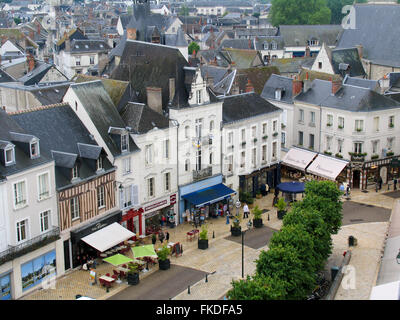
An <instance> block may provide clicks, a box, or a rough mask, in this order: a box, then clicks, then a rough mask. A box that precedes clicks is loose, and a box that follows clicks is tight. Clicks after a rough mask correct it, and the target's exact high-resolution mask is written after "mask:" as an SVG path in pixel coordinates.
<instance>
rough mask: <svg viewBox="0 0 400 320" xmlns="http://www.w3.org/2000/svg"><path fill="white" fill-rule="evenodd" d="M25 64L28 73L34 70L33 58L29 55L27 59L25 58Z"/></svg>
mask: <svg viewBox="0 0 400 320" xmlns="http://www.w3.org/2000/svg"><path fill="white" fill-rule="evenodd" d="M26 62H27V63H28V70H29V71H28V72H31V71H32V70H33V69H35V58H34V57H33V56H32V54H31V53H29V55H28V57H27V58H26Z"/></svg>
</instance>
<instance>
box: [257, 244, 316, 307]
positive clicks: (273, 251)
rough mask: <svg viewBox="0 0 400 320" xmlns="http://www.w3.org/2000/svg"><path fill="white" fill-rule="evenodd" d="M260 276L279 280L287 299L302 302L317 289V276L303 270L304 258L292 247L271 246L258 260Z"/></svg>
mask: <svg viewBox="0 0 400 320" xmlns="http://www.w3.org/2000/svg"><path fill="white" fill-rule="evenodd" d="M256 264H257V267H256V272H257V275H259V276H264V277H271V278H275V279H279V280H280V281H282V283H283V284H284V285H285V291H286V293H287V294H286V297H285V299H288V300H289V299H290V300H300V299H304V298H305V297H307V295H308V294H310V292H311V290H312V289H313V288H314V287H315V283H316V282H315V274H313V273H311V272H310V271H309V270H305V269H303V268H302V265H303V258H302V257H301V256H300V254H299V252H298V251H297V249H295V248H294V247H292V246H290V245H285V246H283V245H281V244H280V245H278V246H271V247H270V249H269V250H268V251H262V252H261V254H260V256H259V258H258V259H257V260H256Z"/></svg>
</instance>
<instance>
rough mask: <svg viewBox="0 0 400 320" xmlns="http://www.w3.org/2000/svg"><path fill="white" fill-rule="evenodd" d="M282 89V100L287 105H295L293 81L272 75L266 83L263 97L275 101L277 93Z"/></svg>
mask: <svg viewBox="0 0 400 320" xmlns="http://www.w3.org/2000/svg"><path fill="white" fill-rule="evenodd" d="M277 89H281V100H280V101H283V102H286V103H293V94H292V90H293V79H292V78H288V77H284V76H280V75H277V74H271V76H270V78H269V79H268V81H267V82H266V83H265V86H264V89H263V91H262V93H261V97H263V98H264V99H268V100H275V91H276V90H277Z"/></svg>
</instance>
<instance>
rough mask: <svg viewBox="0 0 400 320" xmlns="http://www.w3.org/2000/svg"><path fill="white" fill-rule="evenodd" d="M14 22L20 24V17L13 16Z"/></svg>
mask: <svg viewBox="0 0 400 320" xmlns="http://www.w3.org/2000/svg"><path fill="white" fill-rule="evenodd" d="M14 22H15V23H16V24H20V23H21V22H22V21H21V19H20V18H17V17H15V18H14Z"/></svg>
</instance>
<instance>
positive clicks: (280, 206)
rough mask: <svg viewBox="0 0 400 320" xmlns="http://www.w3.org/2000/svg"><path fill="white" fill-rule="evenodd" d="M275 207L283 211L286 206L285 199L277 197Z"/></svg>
mask: <svg viewBox="0 0 400 320" xmlns="http://www.w3.org/2000/svg"><path fill="white" fill-rule="evenodd" d="M275 207H277V209H278V211H285V210H286V207H287V204H286V202H285V199H283V198H279V200H278V202H277V203H276V204H275Z"/></svg>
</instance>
